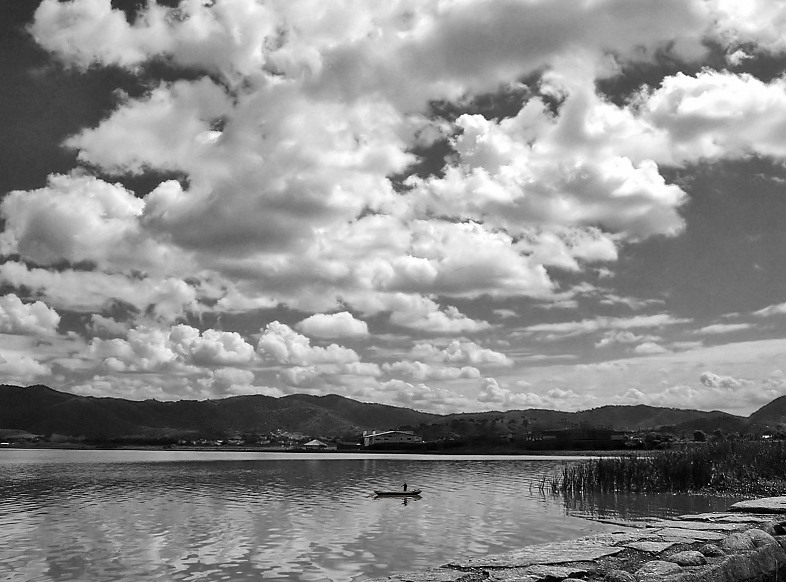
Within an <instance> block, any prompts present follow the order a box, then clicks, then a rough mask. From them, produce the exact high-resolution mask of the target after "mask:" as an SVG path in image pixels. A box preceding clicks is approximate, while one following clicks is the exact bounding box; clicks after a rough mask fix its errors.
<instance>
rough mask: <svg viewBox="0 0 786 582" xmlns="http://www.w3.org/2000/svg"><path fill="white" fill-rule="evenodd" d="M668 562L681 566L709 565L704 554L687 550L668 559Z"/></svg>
mask: <svg viewBox="0 0 786 582" xmlns="http://www.w3.org/2000/svg"><path fill="white" fill-rule="evenodd" d="M666 561H668V562H674V563H675V564H678V565H680V566H703V565H704V564H706V563H707V558H705V557H704V554H702V553H701V552H697V551H695V550H685V551H684V552H677V553H676V554H672V555H671V556H669V557H668V558H666Z"/></svg>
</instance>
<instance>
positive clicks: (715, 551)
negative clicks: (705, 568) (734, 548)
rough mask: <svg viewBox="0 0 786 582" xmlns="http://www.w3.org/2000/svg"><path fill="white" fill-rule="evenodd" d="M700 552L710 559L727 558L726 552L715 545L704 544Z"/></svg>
mask: <svg viewBox="0 0 786 582" xmlns="http://www.w3.org/2000/svg"><path fill="white" fill-rule="evenodd" d="M699 551H700V552H701V553H702V555H704V556H707V557H708V558H717V557H719V556H725V555H726V552H724V551H723V550H721V549H720V548H719V547H718V546H716V545H715V544H704V545H703V546H701V547H700V548H699Z"/></svg>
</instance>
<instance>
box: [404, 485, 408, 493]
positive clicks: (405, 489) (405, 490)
mask: <svg viewBox="0 0 786 582" xmlns="http://www.w3.org/2000/svg"><path fill="white" fill-rule="evenodd" d="M406 492H407V484H406V483H404V493H406Z"/></svg>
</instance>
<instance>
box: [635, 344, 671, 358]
mask: <svg viewBox="0 0 786 582" xmlns="http://www.w3.org/2000/svg"><path fill="white" fill-rule="evenodd" d="M633 352H634V353H636V354H641V355H643V356H647V355H653V354H667V353H668V352H669V350H668V349H667V348H664V347H663V346H662V345H660V344H658V343H655V342H644V343H642V344H639V345H637V346H636V347H635V348H633Z"/></svg>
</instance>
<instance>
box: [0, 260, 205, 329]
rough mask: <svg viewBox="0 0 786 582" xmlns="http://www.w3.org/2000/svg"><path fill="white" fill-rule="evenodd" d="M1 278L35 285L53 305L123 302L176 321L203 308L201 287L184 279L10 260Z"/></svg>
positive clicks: (91, 306) (91, 307)
mask: <svg viewBox="0 0 786 582" xmlns="http://www.w3.org/2000/svg"><path fill="white" fill-rule="evenodd" d="M0 281H3V282H5V283H8V284H10V285H13V286H15V287H27V288H29V289H33V290H34V291H35V292H36V294H38V295H42V296H43V297H44V298H45V299H46V302H47V303H49V304H50V305H53V306H55V307H57V308H60V309H67V310H71V311H79V312H89V311H101V310H102V309H104V308H106V307H107V306H110V305H111V304H113V303H115V302H121V303H124V304H127V305H131V306H133V307H134V308H136V310H137V311H139V312H142V313H150V314H151V315H153V316H155V317H156V318H158V319H160V320H161V321H173V320H175V319H178V318H179V317H180V316H182V315H183V314H185V313H186V312H199V311H200V310H201V309H202V307H200V304H199V299H200V298H201V297H200V293H199V291H198V290H197V289H196V288H195V287H193V286H191V285H189V284H188V283H186V282H185V281H183V280H182V279H174V278H164V279H158V278H140V277H135V276H127V275H123V274H120V273H114V274H110V273H102V272H100V271H82V270H75V269H65V270H62V271H53V270H48V269H43V268H37V267H36V268H29V267H27V266H26V265H24V264H23V263H19V262H15V261H9V262H6V263H3V264H2V265H0Z"/></svg>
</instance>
